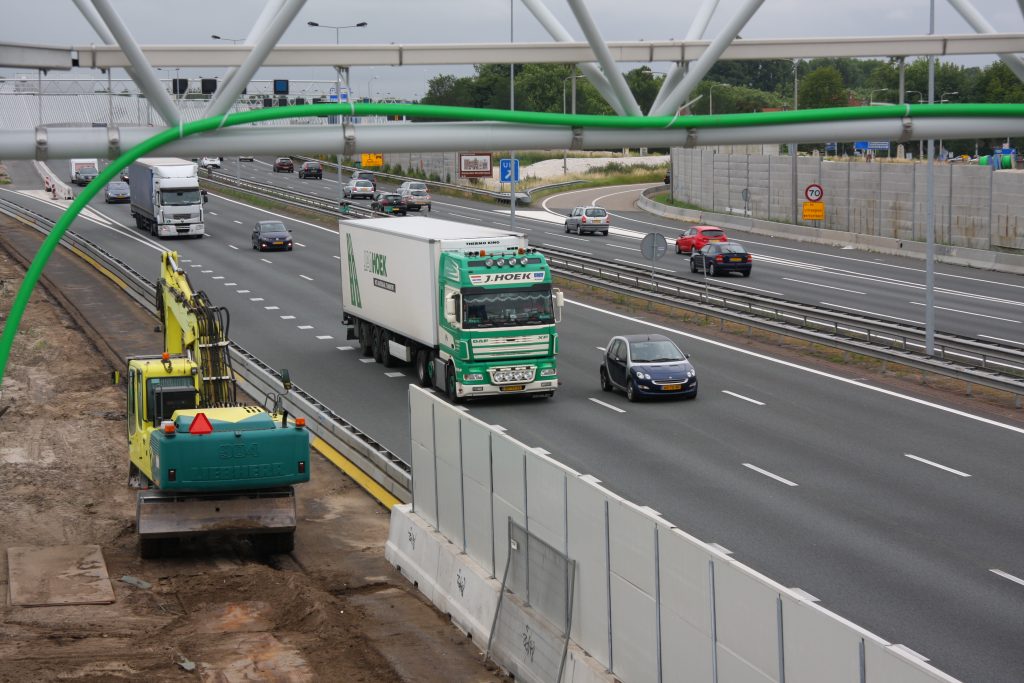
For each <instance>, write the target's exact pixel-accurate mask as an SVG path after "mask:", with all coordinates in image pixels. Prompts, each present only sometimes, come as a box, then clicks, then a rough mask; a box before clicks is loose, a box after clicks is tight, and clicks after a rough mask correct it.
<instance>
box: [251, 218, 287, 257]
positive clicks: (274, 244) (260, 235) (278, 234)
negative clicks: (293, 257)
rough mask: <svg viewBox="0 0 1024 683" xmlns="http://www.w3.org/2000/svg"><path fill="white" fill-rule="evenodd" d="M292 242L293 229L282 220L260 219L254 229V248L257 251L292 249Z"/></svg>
mask: <svg viewBox="0 0 1024 683" xmlns="http://www.w3.org/2000/svg"><path fill="white" fill-rule="evenodd" d="M292 244H293V242H292V231H291V230H289V229H288V228H286V227H285V226H284V223H282V222H281V221H259V222H258V223H256V227H254V228H253V230H252V248H253V249H256V250H257V251H271V250H274V249H278V250H281V251H291V250H292Z"/></svg>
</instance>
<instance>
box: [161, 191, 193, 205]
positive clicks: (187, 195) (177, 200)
mask: <svg viewBox="0 0 1024 683" xmlns="http://www.w3.org/2000/svg"><path fill="white" fill-rule="evenodd" d="M160 203H161V204H163V205H164V206H190V205H192V204H199V203H200V202H199V190H162V191H161V192H160Z"/></svg>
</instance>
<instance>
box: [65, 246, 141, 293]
mask: <svg viewBox="0 0 1024 683" xmlns="http://www.w3.org/2000/svg"><path fill="white" fill-rule="evenodd" d="M71 252H72V253H74V254H76V255H77V256H78V257H79V258H81V259H82V260H84V261H86V262H87V263H88V264H89V265H91V266H92V267H93V268H95V269H96V270H98V271H100V272H101V273H102V274H103V275H106V276H107V278H109V279H110V280H111V281H113V283H114V284H115V285H117V286H118V287H120V288H121V289H123V290H124V291H126V292H127V291H128V283H126V282H125V281H124V280H122V279H121V278H119V277H118V276H116V275H114V274H113V273H112V272H110V271H109V270H107V269H106V268H104V267H103V266H102V265H100V264H99V262H97V261H96V259H94V258H93V257H91V256H89V255H88V254H86V253H85V252H84V251H82V250H81V249H79V248H78V247H71Z"/></svg>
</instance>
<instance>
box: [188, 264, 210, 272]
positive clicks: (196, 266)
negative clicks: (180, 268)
mask: <svg viewBox="0 0 1024 683" xmlns="http://www.w3.org/2000/svg"><path fill="white" fill-rule="evenodd" d="M189 268H202V266H201V265H199V264H198V263H193V264H191V265H190V266H189ZM210 272H211V273H212V272H213V271H212V270H211V271H210Z"/></svg>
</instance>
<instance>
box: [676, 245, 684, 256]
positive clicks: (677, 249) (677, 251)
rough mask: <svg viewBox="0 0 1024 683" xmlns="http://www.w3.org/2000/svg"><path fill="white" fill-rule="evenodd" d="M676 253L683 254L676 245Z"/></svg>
mask: <svg viewBox="0 0 1024 683" xmlns="http://www.w3.org/2000/svg"><path fill="white" fill-rule="evenodd" d="M676 253H677V254H682V253H683V250H682V249H680V248H679V245H678V244H677V245H676Z"/></svg>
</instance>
